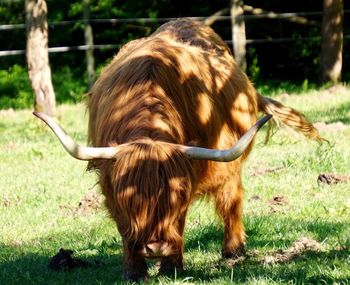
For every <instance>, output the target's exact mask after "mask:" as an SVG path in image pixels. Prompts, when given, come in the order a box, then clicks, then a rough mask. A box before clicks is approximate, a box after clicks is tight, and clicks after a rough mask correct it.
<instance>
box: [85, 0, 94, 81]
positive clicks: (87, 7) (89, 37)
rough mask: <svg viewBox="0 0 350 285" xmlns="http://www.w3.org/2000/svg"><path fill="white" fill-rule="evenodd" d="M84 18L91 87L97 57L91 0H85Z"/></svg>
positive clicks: (87, 64)
mask: <svg viewBox="0 0 350 285" xmlns="http://www.w3.org/2000/svg"><path fill="white" fill-rule="evenodd" d="M83 9H84V20H85V33H84V34H85V44H86V45H87V46H88V49H87V50H86V68H87V74H88V80H89V88H91V87H92V84H93V83H94V81H95V59H94V49H93V45H94V37H93V33H92V27H91V25H90V22H89V20H90V0H83Z"/></svg>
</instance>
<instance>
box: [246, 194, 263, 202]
mask: <svg viewBox="0 0 350 285" xmlns="http://www.w3.org/2000/svg"><path fill="white" fill-rule="evenodd" d="M260 200H261V197H260V196H259V195H253V196H252V197H250V198H249V199H248V201H249V202H254V201H260Z"/></svg>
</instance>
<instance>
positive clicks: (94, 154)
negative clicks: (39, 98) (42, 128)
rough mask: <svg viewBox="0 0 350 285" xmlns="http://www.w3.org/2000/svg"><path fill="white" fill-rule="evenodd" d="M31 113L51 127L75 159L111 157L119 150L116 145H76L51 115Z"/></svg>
mask: <svg viewBox="0 0 350 285" xmlns="http://www.w3.org/2000/svg"><path fill="white" fill-rule="evenodd" d="M33 114H34V115H35V116H36V117H38V118H39V119H41V120H42V121H44V122H45V123H46V124H47V125H48V126H49V127H50V128H51V130H52V131H53V132H54V133H55V135H56V136H57V137H58V139H59V140H60V142H61V144H62V145H63V147H64V148H65V149H66V151H67V152H68V153H69V154H70V155H71V156H73V157H74V158H76V159H80V160H92V159H113V158H114V157H115V156H116V154H117V153H118V151H119V148H118V147H85V146H81V145H78V144H77V143H75V142H74V141H73V139H72V138H71V137H70V136H69V135H68V134H67V133H66V132H65V131H64V130H63V129H62V128H61V126H60V125H59V124H58V123H57V122H56V121H55V120H54V119H53V118H52V117H50V116H47V115H45V114H43V113H38V112H33Z"/></svg>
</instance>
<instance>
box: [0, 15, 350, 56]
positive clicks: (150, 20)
mask: <svg viewBox="0 0 350 285" xmlns="http://www.w3.org/2000/svg"><path fill="white" fill-rule="evenodd" d="M347 13H350V10H344V14H347ZM322 14H323V12H322V11H311V12H299V13H274V12H267V13H261V14H258V15H241V16H238V17H242V18H244V20H250V19H291V18H294V17H302V16H321V15H322ZM189 18H190V19H194V20H198V21H204V20H206V19H208V17H189ZM176 19H179V18H123V19H119V18H118V19H89V20H84V19H81V20H70V21H61V22H50V23H48V26H49V27H50V28H54V27H56V26H67V25H75V24H88V23H89V24H111V25H116V24H125V23H126V24H127V23H140V24H147V23H159V24H161V23H165V22H168V21H171V20H176ZM231 19H232V17H231V16H216V17H215V20H216V21H228V20H231ZM25 28H26V25H25V24H5V25H0V32H1V31H5V30H16V29H25ZM349 38H350V34H349V35H344V39H349ZM307 40H321V37H320V36H317V37H293V38H265V39H247V40H246V43H247V44H262V43H286V42H295V41H307ZM225 42H226V43H227V44H232V40H226V41H225ZM121 46H122V44H94V45H78V46H65V47H50V48H49V53H57V52H69V51H85V50H88V49H95V50H110V49H116V48H120V47H121ZM22 54H25V50H24V49H19V50H2V51H0V57H3V56H13V55H22Z"/></svg>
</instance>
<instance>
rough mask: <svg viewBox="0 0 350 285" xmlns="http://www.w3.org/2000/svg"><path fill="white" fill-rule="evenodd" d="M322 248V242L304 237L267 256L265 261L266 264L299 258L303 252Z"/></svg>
mask: <svg viewBox="0 0 350 285" xmlns="http://www.w3.org/2000/svg"><path fill="white" fill-rule="evenodd" d="M320 249H321V244H320V243H318V242H317V241H315V240H313V239H310V238H307V237H302V238H300V239H298V240H297V241H295V242H294V243H293V244H292V245H291V246H290V247H289V248H287V249H285V250H279V251H276V252H273V253H272V254H271V255H268V256H265V257H264V258H263V262H264V263H266V264H273V263H281V262H287V261H290V260H292V259H294V258H297V257H298V256H300V255H301V254H302V253H305V252H310V251H318V250H320Z"/></svg>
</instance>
